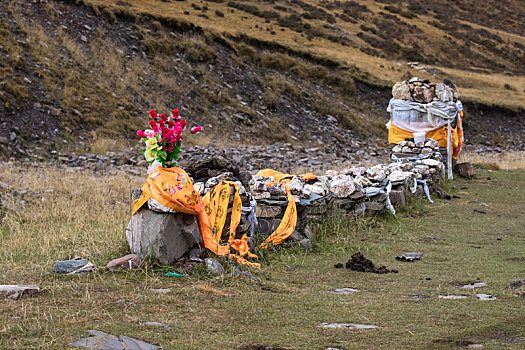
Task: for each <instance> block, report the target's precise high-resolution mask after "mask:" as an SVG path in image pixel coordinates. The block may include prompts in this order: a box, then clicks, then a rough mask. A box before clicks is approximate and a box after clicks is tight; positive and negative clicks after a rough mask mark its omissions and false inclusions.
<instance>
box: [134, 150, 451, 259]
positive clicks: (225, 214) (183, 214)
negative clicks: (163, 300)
mask: <svg viewBox="0 0 525 350" xmlns="http://www.w3.org/2000/svg"><path fill="white" fill-rule="evenodd" d="M409 146H413V147H409ZM404 147H409V148H410V150H413V149H414V147H415V145H411V144H410V143H408V142H407V146H404ZM426 147H427V148H429V149H432V150H433V151H435V149H436V147H437V145H436V144H435V142H432V141H427V144H426ZM405 150H406V149H405ZM429 154H430V156H431V157H428V158H425V159H419V158H417V157H413V158H405V159H404V161H403V162H398V161H395V160H394V161H393V162H392V163H390V164H378V165H375V166H372V167H369V168H365V167H352V168H348V169H342V170H337V171H336V170H329V171H327V172H326V174H325V175H321V176H316V175H314V174H312V173H307V174H303V175H293V174H285V173H281V172H278V171H275V170H271V169H265V170H261V171H259V172H258V173H257V174H256V175H253V176H252V175H251V174H250V173H247V172H241V171H239V170H238V169H236V168H235V167H232V166H231V163H229V162H228V161H226V160H225V159H215V160H213V161H210V160H206V161H202V162H201V163H199V164H200V165H201V166H200V167H195V166H190V167H188V172H189V173H190V174H191V176H190V175H189V174H188V172H186V171H185V170H183V169H181V168H177V167H174V168H162V167H159V168H157V169H156V170H155V171H153V172H152V173H151V174H149V176H148V178H147V180H146V182H145V183H144V185H143V187H142V189H141V190H138V191H137V193H136V194H135V200H134V202H133V215H132V218H131V220H130V222H129V225H128V230H127V232H126V238H127V241H128V244H129V246H130V249H131V251H132V253H134V254H137V255H139V256H140V257H145V256H149V255H153V256H155V257H156V258H157V259H158V260H159V261H160V262H161V263H162V264H164V265H171V264H173V263H176V262H178V261H181V260H185V259H187V260H189V261H190V262H199V261H201V260H202V259H200V258H201V257H202V256H203V255H206V254H205V253H204V252H205V251H208V252H211V253H213V254H216V255H219V256H225V257H228V258H232V259H235V260H236V261H237V262H239V263H241V264H245V265H249V266H252V267H259V266H260V265H259V264H258V263H257V256H256V255H255V254H254V252H256V251H258V250H259V249H267V248H270V247H274V246H276V245H280V244H283V243H286V244H287V245H288V246H301V247H303V248H306V249H309V248H311V244H312V242H311V241H312V239H313V234H312V231H311V229H310V226H309V223H311V222H312V221H322V220H324V219H326V218H327V217H332V219H334V220H352V219H355V218H356V217H357V216H360V215H366V214H372V215H373V214H375V213H379V212H381V211H383V210H384V209H385V208H386V209H387V210H389V211H390V212H391V213H392V214H394V215H395V209H394V206H396V205H397V206H403V205H404V204H405V197H406V196H409V195H413V194H414V193H416V192H417V191H418V190H421V192H422V193H424V194H425V195H426V196H427V198H428V199H429V200H431V199H430V193H429V187H431V186H432V184H439V182H440V179H441V176H442V170H443V167H442V163H441V161H440V160H439V158H438V160H436V159H433V158H432V157H438V156H439V153H438V152H434V153H429ZM212 168H213V169H212ZM192 178H194V179H196V182H195V183H193V181H192Z"/></svg>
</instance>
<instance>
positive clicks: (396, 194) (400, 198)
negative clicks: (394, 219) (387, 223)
mask: <svg viewBox="0 0 525 350" xmlns="http://www.w3.org/2000/svg"><path fill="white" fill-rule="evenodd" d="M390 202H391V203H392V204H393V205H395V206H397V207H404V206H405V205H406V197H405V192H404V191H400V190H392V191H390Z"/></svg>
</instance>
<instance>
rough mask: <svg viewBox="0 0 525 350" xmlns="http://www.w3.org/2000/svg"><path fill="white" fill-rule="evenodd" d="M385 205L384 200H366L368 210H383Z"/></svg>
mask: <svg viewBox="0 0 525 350" xmlns="http://www.w3.org/2000/svg"><path fill="white" fill-rule="evenodd" d="M384 207H385V203H384V202H376V201H371V202H365V208H366V210H369V211H381V210H383V208H384Z"/></svg>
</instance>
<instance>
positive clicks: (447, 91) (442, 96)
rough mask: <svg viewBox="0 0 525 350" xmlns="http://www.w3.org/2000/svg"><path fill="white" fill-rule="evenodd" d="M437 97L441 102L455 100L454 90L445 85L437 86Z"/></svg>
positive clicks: (438, 84) (439, 84)
mask: <svg viewBox="0 0 525 350" xmlns="http://www.w3.org/2000/svg"><path fill="white" fill-rule="evenodd" d="M435 95H436V97H437V98H438V99H439V100H440V101H441V102H449V101H452V99H453V98H454V93H453V91H452V89H451V88H449V87H448V86H446V85H445V84H444V83H437V84H436V87H435Z"/></svg>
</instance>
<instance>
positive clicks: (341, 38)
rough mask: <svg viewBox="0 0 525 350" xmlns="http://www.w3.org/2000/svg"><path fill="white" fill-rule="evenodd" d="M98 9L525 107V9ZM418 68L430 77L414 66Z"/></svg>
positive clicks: (147, 1) (198, 4)
mask: <svg viewBox="0 0 525 350" xmlns="http://www.w3.org/2000/svg"><path fill="white" fill-rule="evenodd" d="M88 2H89V3H92V4H96V5H100V6H108V7H110V8H112V9H115V10H117V11H123V12H126V13H130V14H131V13H135V14H141V13H147V14H151V15H153V16H156V17H161V18H165V19H174V20H177V21H181V22H187V23H192V24H195V25H197V26H200V27H202V28H209V29H211V30H213V31H215V32H218V33H227V34H229V35H234V36H246V37H250V38H255V39H258V40H263V41H269V42H277V43H279V44H280V45H283V46H285V47H287V48H290V49H292V50H297V51H301V52H308V53H309V54H312V55H315V56H318V57H322V58H327V59H330V60H334V61H337V62H340V63H344V64H348V65H355V66H356V67H357V68H359V69H360V70H361V71H363V72H364V73H363V75H362V77H365V78H367V79H369V80H371V81H375V82H381V83H386V84H391V83H393V82H395V81H398V80H400V79H402V78H404V77H406V76H413V75H418V76H420V77H424V78H430V79H433V80H437V79H442V78H443V77H449V78H451V79H452V80H453V81H456V82H457V84H458V85H459V86H461V88H462V92H463V94H464V96H465V97H467V98H468V99H475V100H479V101H482V102H485V103H489V104H496V105H506V106H510V107H518V106H520V107H525V102H524V101H525V99H524V97H525V77H524V76H523V75H524V74H525V68H524V67H525V66H524V63H525V31H524V29H523V26H522V23H523V20H524V18H525V10H524V8H523V3H522V2H521V1H519V0H514V1H505V2H504V3H502V2H500V1H495V0H492V1H486V2H482V3H481V2H478V1H462V2H460V3H458V2H457V1H452V0H448V1H441V2H428V1H411V2H410V3H409V4H407V3H406V2H404V1H395V0H392V1H388V0H383V1H370V0H368V1H359V2H356V1H327V0H322V1H316V0H305V1H303V0H288V1H271V0H270V1H268V0H257V1H253V0H251V1H226V0H214V1H209V2H208V1H201V0H186V1H164V0H129V1H112V0H88ZM413 61H418V62H420V65H421V66H422V67H424V68H426V69H425V70H417V69H414V68H410V67H409V66H407V65H406V63H407V62H413Z"/></svg>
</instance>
